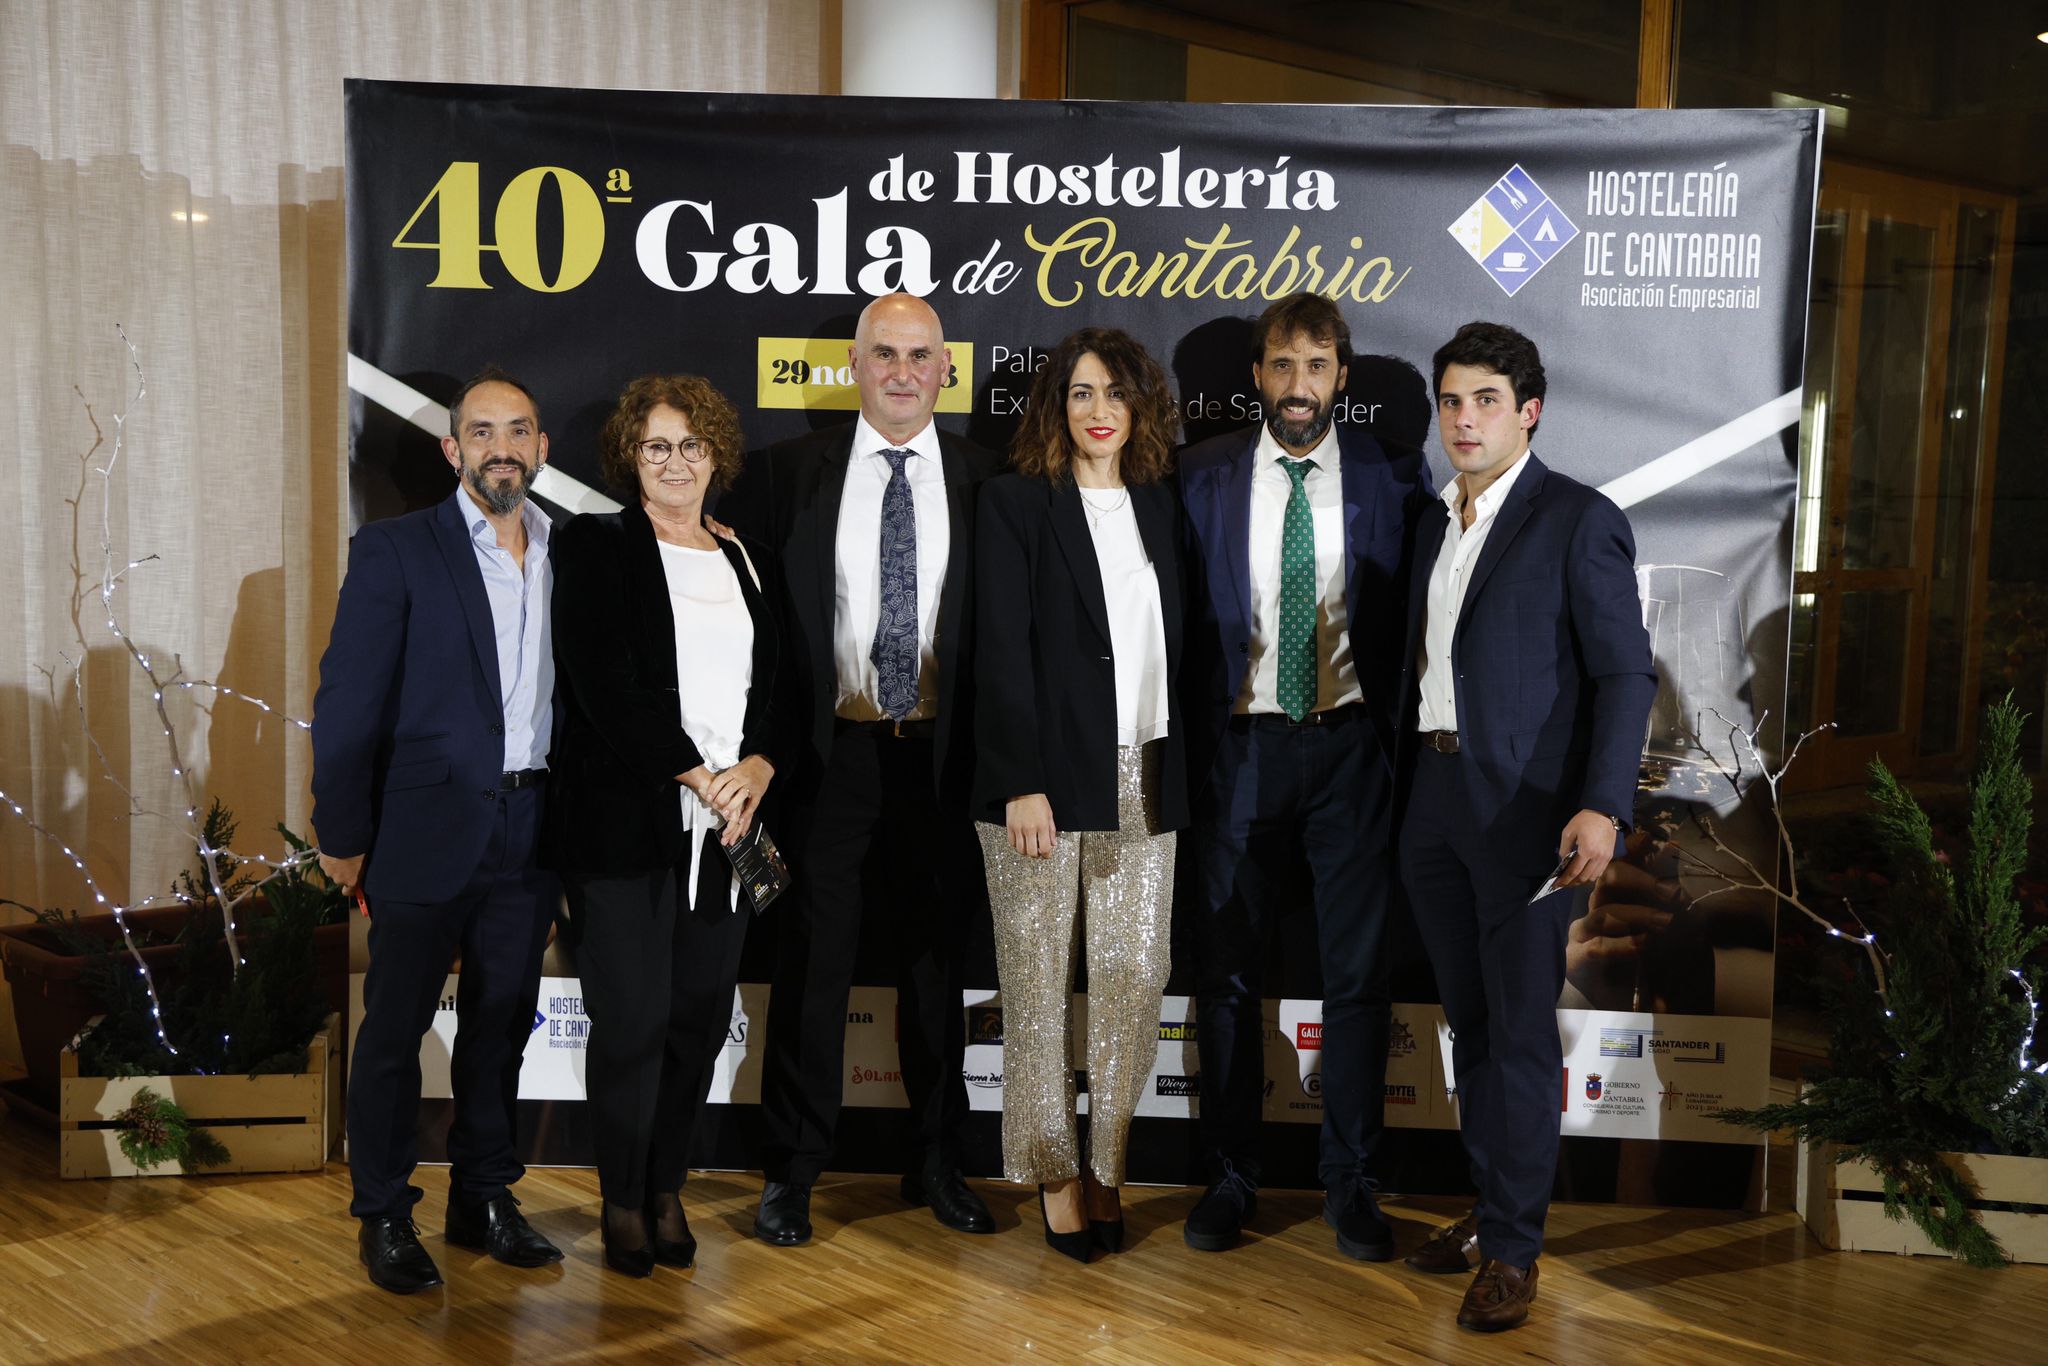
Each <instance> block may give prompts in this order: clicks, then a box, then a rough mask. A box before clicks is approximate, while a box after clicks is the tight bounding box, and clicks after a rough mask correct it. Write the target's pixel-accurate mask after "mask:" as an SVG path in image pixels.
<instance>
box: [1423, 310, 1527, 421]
mask: <svg viewBox="0 0 2048 1366" xmlns="http://www.w3.org/2000/svg"><path fill="white" fill-rule="evenodd" d="M1431 364H1432V365H1433V366H1434V369H1433V370H1432V371H1431V373H1430V377H1429V391H1430V393H1431V394H1432V395H1434V394H1436V393H1438V392H1439V391H1441V390H1442V388H1443V385H1444V371H1446V370H1448V369H1450V368H1451V367H1452V366H1453V365H1470V366H1474V367H1476V368H1478V369H1481V370H1488V371H1491V372H1492V373H1494V374H1496V375H1502V376H1505V377H1506V379H1507V382H1508V389H1509V390H1510V392H1512V393H1513V394H1514V396H1515V411H1517V412H1520V411H1521V408H1522V405H1523V404H1524V403H1527V402H1528V401H1529V400H1530V399H1532V398H1534V399H1541V398H1542V397H1543V395H1544V394H1545V393H1546V392H1547V387H1546V385H1545V383H1544V380H1543V357H1542V356H1541V355H1539V354H1538V353H1537V351H1536V343H1535V342H1532V341H1530V340H1529V339H1528V338H1527V337H1525V336H1523V335H1522V334H1521V333H1519V332H1517V331H1515V329H1514V328H1512V327H1509V326H1507V325H1506V324H1505V323H1485V322H1470V323H1466V324H1465V325H1464V326H1463V327H1461V328H1459V329H1458V331H1457V334H1456V335H1455V336H1453V337H1452V338H1451V339H1450V340H1449V341H1447V342H1445V343H1444V344H1443V345H1442V346H1439V347H1438V348H1437V350H1436V358H1435V360H1434V361H1432V362H1431ZM1538 425H1539V424H1538V423H1534V422H1532V423H1530V424H1529V435H1531V436H1534V435H1535V434H1536V428H1537V426H1538Z"/></svg>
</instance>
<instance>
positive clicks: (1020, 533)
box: [974, 327, 1187, 1261]
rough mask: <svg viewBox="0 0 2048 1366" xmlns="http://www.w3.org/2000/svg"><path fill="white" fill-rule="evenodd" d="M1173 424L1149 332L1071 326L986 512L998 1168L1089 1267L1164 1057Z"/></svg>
mask: <svg viewBox="0 0 2048 1366" xmlns="http://www.w3.org/2000/svg"><path fill="white" fill-rule="evenodd" d="M1176 425H1177V424H1176V419H1175V413H1174V407H1173V399H1172V396H1171V395H1170V393H1169V392H1168V390H1167V386H1166V376H1165V374H1164V372H1162V371H1161V370H1160V368H1159V365H1158V363H1157V362H1156V361H1154V360H1153V359H1152V357H1151V356H1149V355H1147V354H1146V353H1145V349H1144V348H1143V347H1142V346H1140V345H1139V344H1138V342H1137V341H1135V340H1134V339H1133V338H1131V337H1130V336H1129V335H1128V334H1126V333H1123V332H1120V331H1116V330H1114V329H1110V328H1094V327H1091V328H1085V329H1083V330H1082V331H1079V332H1076V333H1074V334H1073V335H1072V336H1070V337H1068V338H1067V339H1066V340H1065V341H1063V342H1061V343H1060V345H1059V347H1058V348H1057V349H1056V350H1055V351H1054V352H1053V353H1052V355H1051V356H1050V357H1048V358H1047V360H1046V362H1045V365H1044V367H1043V368H1042V369H1041V370H1040V371H1039V372H1038V377H1037V380H1036V381H1035V382H1034V384H1033V386H1032V391H1031V398H1030V401H1029V403H1028V404H1027V406H1026V408H1025V413H1024V420H1023V424H1022V426H1021V427H1020V428H1019V429H1018V432H1017V436H1016V440H1015V441H1014V442H1013V444H1012V446H1011V453H1010V454H1011V464H1012V465H1013V467H1014V470H1013V472H1012V473H1008V474H1004V475H1000V476H998V477H996V478H994V479H991V480H989V481H988V483H987V484H985V485H983V487H982V493H981V508H980V520H979V521H978V523H977V525H976V541H977V546H976V562H975V579H976V595H977V596H976V603H975V605H976V616H977V618H978V624H977V626H976V630H975V685H976V691H977V698H976V706H975V714H976V720H975V751H976V759H977V765H976V774H975V785H974V806H975V816H976V822H975V829H976V833H977V834H978V835H979V836H980V838H981V848H982V859H983V862H984V864H985V865H986V868H987V873H988V888H989V900H990V902H991V905H992V908H993V911H994V918H995V931H996V971H997V976H998V979H999V981H1000V984H1001V987H1002V1000H1003V1036H1004V1038H1003V1051H1004V1077H1003V1169H1004V1172H1005V1174H1006V1175H1007V1176H1008V1177H1009V1179H1010V1180H1012V1181H1018V1182H1028V1183H1035V1184H1037V1185H1038V1187H1039V1191H1040V1204H1041V1206H1042V1208H1043V1212H1044V1217H1045V1237H1046V1241H1047V1242H1048V1243H1049V1244H1051V1245H1052V1246H1053V1247H1055V1248H1057V1249H1059V1250H1060V1251H1061V1252H1064V1253H1066V1254H1067V1255H1068V1256H1071V1257H1074V1258H1077V1259H1078V1260H1081V1261H1086V1260H1088V1257H1089V1254H1090V1249H1091V1248H1092V1247H1101V1248H1103V1249H1104V1250H1106V1251H1111V1252H1114V1251H1116V1250H1118V1249H1119V1248H1120V1247H1121V1246H1122V1244H1123V1214H1122V1209H1121V1207H1120V1206H1119V1204H1118V1201H1117V1187H1118V1186H1120V1185H1121V1184H1122V1183H1123V1177H1124V1140H1125V1137H1126V1135H1127V1134H1128V1132H1129V1130H1130V1122H1131V1115H1132V1112H1133V1111H1134V1110H1136V1108H1137V1104H1138V1098H1139V1096H1140V1094H1141V1093H1142V1092H1143V1090H1144V1087H1145V1083H1146V1080H1147V1078H1148V1076H1149V1075H1150V1072H1151V1069H1152V1060H1153V1057H1154V1055H1155V1054H1156V1053H1157V1052H1158V1049H1159V1032H1158V1031H1159V998H1160V993H1161V992H1162V991H1164V990H1165V987H1166V975H1167V968H1168V944H1167V939H1168V933H1167V932H1168V925H1169V921H1170V917H1171V908H1172V901H1173V849H1174V834H1173V832H1174V831H1176V830H1178V829H1179V828H1180V827H1181V826H1182V825H1184V824H1186V822H1187V781H1186V773H1185V763H1184V760H1183V757H1182V749H1181V737H1180V734H1179V726H1178V722H1177V720H1176V718H1175V717H1174V714H1173V711H1174V705H1175V704H1174V697H1175V691H1174V690H1175V684H1176V677H1175V675H1176V673H1177V671H1178V665H1179V659H1180V641H1181V580H1180V568H1179V559H1178V557H1177V555H1176V554H1175V549H1174V547H1175V543H1176V540H1177V538H1178V536H1179V518H1180V512H1179V507H1178V503H1177V500H1176V498H1175V495H1174V491H1173V484H1172V481H1171V480H1170V479H1168V478H1167V477H1166V476H1167V474H1168V469H1169V465H1170V462H1171V458H1172V451H1173V441H1174V435H1175V431H1176ZM1077 914H1078V928H1077ZM1077 939H1085V941H1086V947H1087V990H1088V1039H1087V1054H1086V1065H1087V1069H1088V1101H1089V1105H1088V1108H1089V1124H1088V1141H1087V1152H1086V1161H1085V1162H1084V1161H1083V1154H1082V1145H1081V1142H1080V1139H1079V1135H1078V1133H1077V1127H1076V1123H1075V1115H1074V1071H1073V1068H1072V1066H1071V1065H1070V1064H1069V1058H1070V1057H1071V1055H1072V1044H1071V1038H1072V1027H1071V1024H1070V1021H1069V1018H1068V1010H1069V1005H1070V1003H1071V1000H1072V991H1073V979H1074V951H1075V945H1076V941H1077Z"/></svg>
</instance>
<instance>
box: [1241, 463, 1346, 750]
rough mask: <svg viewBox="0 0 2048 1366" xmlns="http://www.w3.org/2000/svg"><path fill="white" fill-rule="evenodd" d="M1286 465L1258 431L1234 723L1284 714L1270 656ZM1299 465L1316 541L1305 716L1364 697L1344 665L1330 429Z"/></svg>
mask: <svg viewBox="0 0 2048 1366" xmlns="http://www.w3.org/2000/svg"><path fill="white" fill-rule="evenodd" d="M1292 458H1293V457H1292V456H1290V455H1289V454H1288V453H1287V450H1286V448H1285V447H1283V446H1282V445H1281V444H1280V443H1279V442H1278V441H1275V440H1274V439H1273V432H1272V429H1271V428H1269V427H1264V426H1261V427H1260V428H1259V444H1258V449H1257V450H1255V451H1253V452H1252V462H1253V468H1252V521H1251V534H1250V538H1249V540H1250V546H1249V548H1250V552H1251V555H1250V558H1251V583H1252V639H1251V661H1250V664H1249V666H1248V667H1247V668H1246V669H1245V671H1244V682H1243V683H1242V684H1240V685H1239V687H1238V690H1237V705H1236V707H1235V708H1234V710H1235V711H1236V712H1237V714H1238V715H1239V716H1244V715H1247V714H1258V713H1262V712H1272V713H1275V714H1282V715H1284V714H1285V713H1284V709H1283V708H1282V707H1281V705H1280V703H1279V700H1278V696H1279V694H1278V689H1279V684H1280V661H1279V659H1278V658H1277V657H1276V655H1275V652H1276V651H1277V650H1278V649H1279V646H1280V539H1281V533H1282V531H1283V529H1284V525H1285V522H1286V517H1287V499H1288V497H1289V496H1290V495H1291V494H1292V493H1293V492H1294V478H1293V476H1291V475H1290V474H1288V473H1287V471H1286V470H1284V469H1282V468H1281V467H1280V462H1281V460H1283V459H1292ZM1306 458H1307V459H1310V460H1313V461H1315V462H1316V467H1315V468H1314V469H1312V470H1310V471H1309V472H1308V474H1307V476H1306V477H1304V478H1303V480H1302V491H1303V492H1304V493H1306V494H1307V495H1308V506H1309V516H1310V519H1311V521H1312V523H1313V525H1314V528H1315V538H1316V704H1315V706H1314V707H1312V708H1310V710H1311V711H1329V710H1331V709H1332V708H1335V707H1342V706H1345V705H1347V704H1349V703H1352V702H1356V701H1358V700H1359V698H1360V697H1362V696H1363V694H1362V693H1361V692H1360V691H1359V687H1358V671H1357V669H1355V668H1354V667H1353V666H1352V662H1351V632H1350V631H1349V630H1348V629H1347V627H1348V626H1349V625H1350V606H1349V604H1347V603H1346V602H1345V601H1344V474H1343V470H1342V468H1341V465H1340V461H1341V459H1342V455H1341V453H1340V449H1339V446H1338V442H1337V426H1336V424H1335V423H1332V424H1330V430H1329V431H1327V432H1325V433H1323V439H1322V440H1321V441H1319V442H1317V443H1316V447H1315V449H1314V450H1312V451H1310V452H1309V453H1308V455H1307V457H1306Z"/></svg>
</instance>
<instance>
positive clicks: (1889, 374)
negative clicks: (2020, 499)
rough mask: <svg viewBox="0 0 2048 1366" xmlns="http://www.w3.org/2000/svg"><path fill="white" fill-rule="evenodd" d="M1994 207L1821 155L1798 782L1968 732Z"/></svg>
mask: <svg viewBox="0 0 2048 1366" xmlns="http://www.w3.org/2000/svg"><path fill="white" fill-rule="evenodd" d="M2009 213H2010V206H2009V205H2006V206H2004V207H2001V206H1999V205H1997V204H1988V205H1987V204H1984V203H1977V202H1965V198H1964V195H1963V192H1962V191H1960V190H1959V189H1958V188H1956V187H1952V186H1945V185H1941V184H1939V183H1935V182H1928V181H1919V180H1913V179H1910V178H1907V177H1904V176H1895V175H1888V174H1885V173H1881V172H1875V171H1869V170H1865V169H1862V168H1856V167H1843V166H1830V167H1828V168H1827V170H1826V172H1825V175H1824V181H1823V184H1822V189H1821V207H1820V214H1819V217H1818V220H1817V224H1816V237H1815V243H1814V279H1813V292H1812V300H1811V312H1810V314H1809V316H1808V326H1807V361H1806V394H1805V413H1804V421H1803V422H1802V424H1801V428H1800V461H1799V466H1800V468H1799V508H1798V514H1797V517H1796V520H1795V524H1794V536H1793V564H1794V571H1795V572H1794V575H1793V613H1792V640H1791V647H1792V656H1791V687H1790V689H1789V693H1790V696H1789V702H1790V713H1791V714H1790V718H1789V720H1790V722H1791V728H1792V730H1793V731H1794V732H1795V733H1796V732H1797V731H1801V730H1807V729H1810V728H1812V727H1814V726H1818V725H1822V724H1830V725H1831V727H1832V728H1831V729H1830V730H1828V731H1825V732H1823V733H1821V734H1818V735H1816V736H1814V738H1813V739H1812V740H1810V741H1808V742H1807V745H1806V748H1805V749H1804V750H1803V751H1802V752H1801V756H1800V761H1799V764H1798V766H1797V768H1796V769H1795V770H1794V772H1793V774H1792V782H1793V785H1795V786H1797V787H1801V788H1814V787H1832V786H1838V785H1841V784H1853V783H1857V782H1860V781H1862V778H1863V775H1864V770H1865V768H1866V766H1867V765H1868V764H1869V762H1870V759H1871V758H1872V757H1873V756H1876V757H1880V758H1882V759H1883V760H1884V761H1885V763H1886V764H1887V765H1889V766H1890V767H1891V768H1892V769H1893V770H1894V771H1896V772H1901V773H1911V772H1913V771H1915V770H1916V769H1917V768H1919V767H1921V766H1922V761H1923V760H1925V759H1930V758H1935V757H1942V756H1953V755H1954V754H1955V753H1956V752H1957V750H1958V749H1959V748H1961V747H1962V746H1963V745H1964V742H1965V741H1966V740H1967V739H1968V738H1969V737H1970V736H1971V735H1973V733H1974V724H1973V723H1974V715H1973V714H1972V713H1973V712H1974V704H1975V691H1976V690H1975V686H1974V682H1973V678H1974V668H1975V664H1976V661H1975V659H1974V658H1973V651H1972V650H1971V649H1970V648H1969V644H1968V642H1966V641H1965V640H1963V639H1962V631H1961V627H1962V623H1963V621H1965V620H1966V619H1967V610H1966V609H1967V605H1968V602H1969V600H1970V598H1971V596H1972V594H1973V592H1975V591H1976V590H1977V588H1978V585H1979V583H1980V582H1981V577H1980V575H1978V574H1977V573H1974V572H1973V570H1974V568H1975V566H1976V564H1977V563H1978V562H1979V560H1980V559H1981V557H1980V556H1978V555H1977V554H1975V553H1974V542H1975V541H1977V540H1979V539H1981V537H1980V536H1973V535H1972V534H1971V533H1972V532H1973V530H1976V529H1978V528H1980V527H1981V526H1982V525H1983V516H1984V512H1985V509H1984V508H1983V506H1982V505H1983V496H1984V495H1985V494H1986V493H1988V487H1989V479H1988V477H1987V476H1988V471H1987V470H1986V469H1984V468H1983V466H1984V463H1985V461H1986V460H1987V459H1988V450H1989V446H1988V444H1987V443H1986V442H1985V440H1984V430H1983V429H1984V426H1985V423H1984V419H1983V414H1984V412H1985V409H1986V405H1985V403H1984V399H1985V397H1986V395H1985V393H1984V388H1985V385H1986V384H1987V383H1989V382H1991V379H1990V376H1991V374H1993V373H1995V372H1993V371H1992V369H1991V352H1992V351H1993V350H1994V349H1995V347H1994V346H1993V345H1992V344H1991V342H1992V339H1993V337H1994V336H1995V334H1997V333H1999V332H2002V324H2003V319H2002V318H1994V317H1993V316H1992V312H1991V308H1990V300H1991V299H1993V298H1995V297H1998V296H1997V295H1996V294H1995V293H1994V292H1993V289H1992V281H1991V279H1990V275H1991V273H1993V272H1994V271H1995V270H1996V269H1997V267H1998V266H1999V264H2000V261H2001V258H2002V257H2003V256H2004V255H2005V253H2003V252H2001V251H1999V250H1998V240H1999V239H1998V231H1999V227H2000V226H2001V221H2002V220H2003V221H2009ZM1959 237H1960V238H1961V239H1962V241H1961V246H1960V250H1959ZM1991 397H1993V398H1994V399H1995V395H1993V396H1991ZM1991 411H1995V407H1993V408H1992V409H1991Z"/></svg>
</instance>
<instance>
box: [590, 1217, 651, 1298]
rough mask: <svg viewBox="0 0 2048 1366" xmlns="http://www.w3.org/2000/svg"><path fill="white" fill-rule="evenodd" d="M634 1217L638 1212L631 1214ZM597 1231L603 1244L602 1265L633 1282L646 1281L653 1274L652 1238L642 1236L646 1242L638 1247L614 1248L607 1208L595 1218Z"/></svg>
mask: <svg viewBox="0 0 2048 1366" xmlns="http://www.w3.org/2000/svg"><path fill="white" fill-rule="evenodd" d="M633 1213H634V1214H635V1215H636V1216H637V1215H638V1214H639V1211H638V1210H635V1211H634V1212H633ZM597 1231H598V1234H599V1235H600V1237H601V1238H602V1240H603V1242H604V1264H605V1265H606V1266H608V1267H610V1268H611V1269H612V1270H614V1271H616V1272H618V1273H619V1274H620V1275H621V1276H631V1277H633V1278H634V1279H635V1280H643V1281H644V1280H646V1279H647V1278H648V1277H649V1276H652V1275H653V1274H654V1248H653V1246H652V1243H653V1241H654V1240H653V1238H652V1237H650V1236H648V1235H646V1234H645V1233H643V1234H642V1237H643V1238H645V1239H646V1241H644V1242H642V1243H641V1244H640V1246H638V1247H615V1246H613V1244H612V1220H611V1209H610V1207H609V1206H607V1207H606V1208H605V1209H604V1210H603V1211H602V1212H601V1213H599V1214H598V1216H597Z"/></svg>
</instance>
